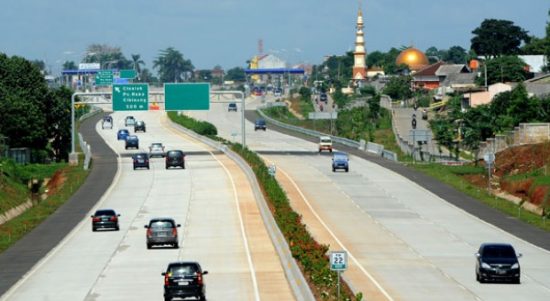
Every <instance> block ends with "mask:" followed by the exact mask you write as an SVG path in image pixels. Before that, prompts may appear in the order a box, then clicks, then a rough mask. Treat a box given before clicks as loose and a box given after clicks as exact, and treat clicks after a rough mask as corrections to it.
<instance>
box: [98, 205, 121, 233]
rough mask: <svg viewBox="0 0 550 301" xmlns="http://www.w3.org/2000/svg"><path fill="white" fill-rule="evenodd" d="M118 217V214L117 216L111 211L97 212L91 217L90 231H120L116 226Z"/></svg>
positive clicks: (101, 210) (102, 210)
mask: <svg viewBox="0 0 550 301" xmlns="http://www.w3.org/2000/svg"><path fill="white" fill-rule="evenodd" d="M119 216H120V214H117V213H116V212H115V211H114V210H113V209H100V210H97V211H96V212H95V213H94V215H92V231H97V229H115V230H116V231H118V230H119V229H120V228H119V226H118V217H119Z"/></svg>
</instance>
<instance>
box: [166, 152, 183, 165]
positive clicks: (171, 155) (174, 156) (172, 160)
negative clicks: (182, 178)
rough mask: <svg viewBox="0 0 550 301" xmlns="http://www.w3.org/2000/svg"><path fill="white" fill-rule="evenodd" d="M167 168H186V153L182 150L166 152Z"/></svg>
mask: <svg viewBox="0 0 550 301" xmlns="http://www.w3.org/2000/svg"><path fill="white" fill-rule="evenodd" d="M165 158H166V160H165V161H166V169H168V168H170V167H181V168H183V169H185V154H184V153H183V152H182V151H180V150H170V151H168V152H167V153H166V157H165Z"/></svg>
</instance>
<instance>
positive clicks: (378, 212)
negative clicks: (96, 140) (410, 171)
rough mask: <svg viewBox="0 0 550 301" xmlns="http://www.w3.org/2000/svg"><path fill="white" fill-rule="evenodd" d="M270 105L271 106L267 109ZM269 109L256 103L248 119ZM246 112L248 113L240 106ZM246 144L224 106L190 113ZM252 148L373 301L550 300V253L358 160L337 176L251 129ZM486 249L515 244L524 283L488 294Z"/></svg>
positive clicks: (323, 159) (310, 147)
mask: <svg viewBox="0 0 550 301" xmlns="http://www.w3.org/2000/svg"><path fill="white" fill-rule="evenodd" d="M268 101H269V99H268ZM259 103H260V101H259V99H256V98H253V99H249V100H248V101H247V109H251V110H252V109H254V108H255V106H257V105H258V104H259ZM239 108H240V105H239ZM188 113H189V114H190V115H192V116H194V117H196V118H199V119H204V120H208V121H210V122H212V123H213V124H215V125H216V127H217V128H218V132H219V135H220V136H222V137H224V138H226V139H232V140H236V141H240V136H239V133H240V128H239V125H240V116H241V115H240V113H239V114H237V113H234V112H227V107H226V105H223V104H217V105H215V106H212V107H211V110H210V111H209V112H197V111H193V112H188ZM247 145H248V147H249V148H251V149H252V150H255V151H258V152H259V153H260V154H262V156H263V158H264V159H265V160H266V162H267V163H268V164H270V163H274V164H275V165H276V166H277V179H278V180H279V181H280V183H281V184H282V185H283V187H284V189H285V191H287V193H288V195H289V198H290V200H291V203H292V205H293V207H294V208H295V210H297V211H298V212H299V213H300V214H301V215H302V216H303V221H304V222H305V223H306V224H307V226H308V229H309V230H310V231H311V233H312V234H313V235H314V236H315V237H316V239H317V240H318V241H319V242H321V243H324V244H329V245H330V249H331V250H347V251H348V252H349V254H350V269H349V270H348V271H346V272H345V273H344V277H345V278H346V279H347V280H348V281H349V283H350V285H351V286H352V287H353V288H354V289H356V290H357V291H362V292H364V293H365V294H366V298H367V300H434V301H435V300H549V299H550V272H549V271H550V252H548V251H547V250H544V249H542V248H539V247H536V246H534V245H533V244H530V243H528V242H526V241H524V240H522V239H520V238H518V237H516V236H514V235H511V234H509V233H507V232H505V231H503V230H501V229H499V228H497V227H495V226H493V225H491V224H489V223H487V222H484V221H483V220H480V219H479V218H477V217H475V216H474V215H471V214H469V213H468V212H466V211H464V210H462V209H460V208H458V207H456V206H454V205H453V204H452V203H450V202H447V201H445V200H444V199H443V198H441V197H439V196H437V195H436V194H435V193H432V192H430V191H428V190H426V189H425V188H423V187H422V186H420V185H418V184H417V183H415V182H413V181H412V180H409V179H408V178H406V177H404V176H401V175H399V174H397V173H395V172H393V171H391V170H389V169H386V168H383V167H382V166H380V165H378V164H375V163H373V162H370V161H367V160H364V159H362V158H359V157H356V156H351V158H350V172H349V173H344V172H338V173H333V172H332V170H331V167H330V164H331V163H330V162H331V161H330V156H329V155H328V154H323V155H319V154H318V153H317V144H315V143H312V142H309V141H306V140H302V139H298V138H295V137H291V136H287V135H284V134H281V133H279V132H276V131H273V130H270V128H269V125H268V129H267V131H266V132H263V131H258V132H255V131H254V129H253V124H252V123H251V122H247ZM482 242H508V243H512V244H513V245H514V247H515V248H516V250H517V251H518V252H520V253H522V254H523V257H522V258H521V259H520V264H521V267H522V283H521V284H520V285H513V284H503V283H494V284H480V283H478V282H477V281H476V280H475V272H474V267H475V257H474V254H475V253H476V251H477V248H478V247H479V245H480V244H481V243H482Z"/></svg>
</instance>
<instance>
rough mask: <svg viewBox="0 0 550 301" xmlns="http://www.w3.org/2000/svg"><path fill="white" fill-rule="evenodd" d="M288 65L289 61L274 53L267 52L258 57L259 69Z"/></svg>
mask: <svg viewBox="0 0 550 301" xmlns="http://www.w3.org/2000/svg"><path fill="white" fill-rule="evenodd" d="M286 66H287V63H286V62H285V61H284V60H282V59H281V58H279V57H277V56H275V55H273V54H266V55H262V56H258V57H257V69H279V68H286ZM251 69H253V68H251Z"/></svg>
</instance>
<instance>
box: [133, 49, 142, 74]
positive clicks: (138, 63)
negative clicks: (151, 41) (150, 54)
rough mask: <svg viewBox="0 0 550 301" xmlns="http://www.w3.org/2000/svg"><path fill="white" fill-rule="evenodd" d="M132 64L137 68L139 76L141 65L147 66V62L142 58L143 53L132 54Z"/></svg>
mask: <svg viewBox="0 0 550 301" xmlns="http://www.w3.org/2000/svg"><path fill="white" fill-rule="evenodd" d="M132 64H133V65H134V70H136V72H137V74H138V78H139V76H140V74H141V66H145V62H144V61H143V60H142V59H141V55H139V54H132Z"/></svg>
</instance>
